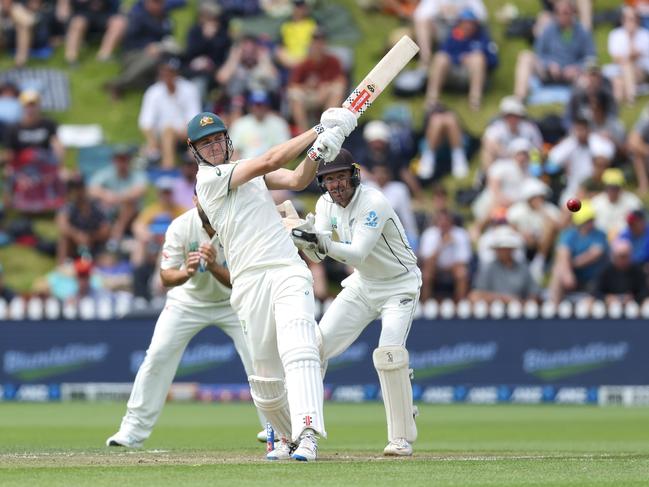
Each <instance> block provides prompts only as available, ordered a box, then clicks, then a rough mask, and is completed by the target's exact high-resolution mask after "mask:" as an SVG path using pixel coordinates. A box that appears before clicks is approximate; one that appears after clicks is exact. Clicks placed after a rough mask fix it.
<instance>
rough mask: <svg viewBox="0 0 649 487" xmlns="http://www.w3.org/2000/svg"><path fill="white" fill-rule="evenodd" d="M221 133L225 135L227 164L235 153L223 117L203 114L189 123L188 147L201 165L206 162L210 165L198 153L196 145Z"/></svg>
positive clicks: (207, 113) (210, 113) (208, 113)
mask: <svg viewBox="0 0 649 487" xmlns="http://www.w3.org/2000/svg"><path fill="white" fill-rule="evenodd" d="M219 133H225V141H226V152H225V161H226V162H227V161H229V160H230V156H231V155H232V152H233V149H232V140H230V136H229V135H228V129H227V128H226V127H225V123H223V120H221V117H219V116H218V115H216V114H214V113H212V112H201V113H199V114H198V115H196V116H195V117H194V118H192V119H191V120H190V121H189V124H187V145H188V146H189V148H190V150H191V151H192V153H193V154H194V157H195V158H196V159H197V160H198V162H199V163H201V162H204V163H206V164H209V163H208V162H207V161H206V160H205V159H204V158H203V157H202V156H201V155H200V154H199V153H198V151H197V150H196V147H195V146H194V144H195V143H196V142H197V141H199V140H200V139H202V138H204V137H207V136H209V135H213V134H219Z"/></svg>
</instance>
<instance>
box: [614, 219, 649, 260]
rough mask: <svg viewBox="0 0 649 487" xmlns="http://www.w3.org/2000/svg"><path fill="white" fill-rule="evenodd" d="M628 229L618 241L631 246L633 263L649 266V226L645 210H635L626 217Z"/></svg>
mask: <svg viewBox="0 0 649 487" xmlns="http://www.w3.org/2000/svg"><path fill="white" fill-rule="evenodd" d="M626 224H627V227H626V228H625V229H624V230H622V232H621V233H620V236H619V237H618V239H623V240H627V241H628V242H629V243H630V244H631V261H632V262H633V263H634V264H642V265H643V266H644V265H646V264H649V225H647V217H646V215H645V212H644V211H643V210H633V211H632V212H631V213H629V214H628V215H627V217H626Z"/></svg>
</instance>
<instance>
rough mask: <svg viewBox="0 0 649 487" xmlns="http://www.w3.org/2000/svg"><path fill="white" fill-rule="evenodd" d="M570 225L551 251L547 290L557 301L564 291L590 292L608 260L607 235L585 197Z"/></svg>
mask: <svg viewBox="0 0 649 487" xmlns="http://www.w3.org/2000/svg"><path fill="white" fill-rule="evenodd" d="M572 223H573V225H572V226H571V227H570V228H567V229H565V230H563V231H562V232H561V234H560V235H559V241H558V243H557V246H556V249H555V254H554V267H553V269H552V275H551V277H550V284H549V286H548V291H549V294H550V299H551V300H552V301H553V302H554V303H555V304H556V303H559V302H560V301H561V300H562V299H563V297H564V295H565V294H566V293H567V292H584V293H590V294H592V293H593V291H594V290H595V287H596V285H597V279H598V277H599V274H600V273H601V271H602V270H603V269H604V267H605V266H606V263H607V261H608V240H607V238H606V234H605V233H604V232H602V231H601V230H598V229H597V228H595V210H593V207H592V205H591V204H590V202H589V201H588V200H586V201H583V202H582V204H581V209H580V210H579V211H578V212H576V213H573V215H572Z"/></svg>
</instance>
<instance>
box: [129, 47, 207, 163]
mask: <svg viewBox="0 0 649 487" xmlns="http://www.w3.org/2000/svg"><path fill="white" fill-rule="evenodd" d="M179 69H180V60H179V59H178V58H175V57H172V58H167V59H165V60H164V61H162V62H161V63H160V65H159V67H158V78H159V79H158V81H157V82H156V83H154V84H152V85H151V86H149V87H148V88H147V90H146V91H145V92H144V97H143V99H142V107H141V108H140V115H139V118H138V126H139V128H140V131H141V132H142V134H143V135H144V138H145V139H146V146H145V149H144V153H145V155H146V158H147V159H148V160H149V161H150V162H154V161H155V162H157V161H158V160H160V161H161V166H162V167H163V168H165V169H172V168H174V167H175V166H176V156H177V152H178V146H179V145H181V144H182V145H184V144H185V142H186V140H187V124H188V123H189V121H190V120H191V119H192V117H193V116H194V115H196V114H197V113H198V112H200V111H201V100H200V94H199V93H198V89H197V88H196V86H194V84H193V83H192V82H191V81H188V80H186V79H185V78H183V77H182V76H180V75H179V74H178V71H179Z"/></svg>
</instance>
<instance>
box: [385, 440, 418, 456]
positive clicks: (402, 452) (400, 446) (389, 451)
mask: <svg viewBox="0 0 649 487" xmlns="http://www.w3.org/2000/svg"><path fill="white" fill-rule="evenodd" d="M383 454H384V455H386V456H388V457H409V456H411V455H412V445H411V444H410V443H408V441H407V440H406V439H405V438H397V439H396V440H392V441H391V442H390V443H388V446H386V447H385V448H384V449H383Z"/></svg>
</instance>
